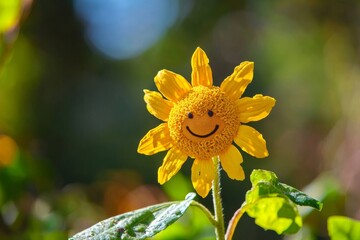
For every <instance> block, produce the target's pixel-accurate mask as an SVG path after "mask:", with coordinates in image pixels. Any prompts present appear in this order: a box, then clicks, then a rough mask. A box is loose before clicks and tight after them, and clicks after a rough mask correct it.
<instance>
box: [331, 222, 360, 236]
mask: <svg viewBox="0 0 360 240" xmlns="http://www.w3.org/2000/svg"><path fill="white" fill-rule="evenodd" d="M328 229H329V235H330V237H331V239H333V240H335V239H336V240H348V239H359V238H360V222H359V221H355V220H353V219H350V218H347V217H343V216H332V217H330V218H329V220H328Z"/></svg>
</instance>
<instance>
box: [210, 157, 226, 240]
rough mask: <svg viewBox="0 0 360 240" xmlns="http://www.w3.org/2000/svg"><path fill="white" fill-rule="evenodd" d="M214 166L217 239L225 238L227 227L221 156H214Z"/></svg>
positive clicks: (213, 191) (213, 190)
mask: <svg viewBox="0 0 360 240" xmlns="http://www.w3.org/2000/svg"><path fill="white" fill-rule="evenodd" d="M213 162H214V166H215V168H216V173H215V178H214V181H213V185H212V193H213V203H214V213H215V221H216V226H215V227H216V228H215V233H216V239H217V240H225V227H224V215H223V207H222V202H221V195H220V193H221V192H220V161H219V157H213Z"/></svg>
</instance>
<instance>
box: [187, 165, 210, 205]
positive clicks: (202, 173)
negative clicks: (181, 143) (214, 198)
mask: <svg viewBox="0 0 360 240" xmlns="http://www.w3.org/2000/svg"><path fill="white" fill-rule="evenodd" d="M214 177H215V167H214V164H213V162H212V160H211V159H207V160H200V159H195V160H194V163H193V165H192V167H191V181H192V184H193V186H194V188H195V190H196V192H197V193H198V194H199V195H200V196H201V197H203V198H205V197H206V196H207V195H208V193H209V191H210V189H211V186H212V181H213V180H214Z"/></svg>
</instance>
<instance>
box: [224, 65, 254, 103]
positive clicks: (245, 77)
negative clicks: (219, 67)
mask: <svg viewBox="0 0 360 240" xmlns="http://www.w3.org/2000/svg"><path fill="white" fill-rule="evenodd" d="M253 76H254V62H248V61H245V62H242V63H240V65H238V66H237V67H235V69H234V72H233V73H232V74H231V75H230V76H228V77H227V78H226V79H225V80H224V81H223V82H222V83H221V85H220V89H221V90H222V91H223V92H224V93H225V94H226V95H227V96H228V97H230V98H231V99H234V100H236V99H238V98H240V97H241V95H242V94H243V93H244V91H245V89H246V88H247V86H248V85H249V84H250V82H251V81H252V79H253Z"/></svg>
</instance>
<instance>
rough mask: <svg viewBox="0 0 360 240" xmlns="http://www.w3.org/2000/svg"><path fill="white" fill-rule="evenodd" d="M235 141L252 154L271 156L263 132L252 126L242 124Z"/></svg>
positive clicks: (263, 156)
mask: <svg viewBox="0 0 360 240" xmlns="http://www.w3.org/2000/svg"><path fill="white" fill-rule="evenodd" d="M234 141H235V143H236V144H237V145H238V146H239V147H240V148H241V149H242V150H243V151H244V152H246V153H248V154H250V155H251V156H254V157H256V158H265V157H267V156H269V152H268V150H267V148H266V141H265V139H264V138H263V136H262V134H261V133H259V132H258V131H256V130H255V129H254V128H252V127H250V126H246V125H241V126H240V127H239V131H238V133H237V135H236V137H235V138H234Z"/></svg>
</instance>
